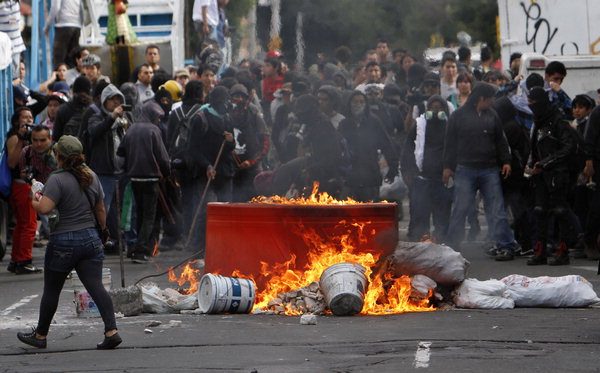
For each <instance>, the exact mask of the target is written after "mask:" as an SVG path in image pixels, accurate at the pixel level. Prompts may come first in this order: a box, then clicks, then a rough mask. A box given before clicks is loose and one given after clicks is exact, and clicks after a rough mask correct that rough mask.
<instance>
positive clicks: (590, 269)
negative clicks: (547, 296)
mask: <svg viewBox="0 0 600 373" xmlns="http://www.w3.org/2000/svg"><path fill="white" fill-rule="evenodd" d="M571 268H575V269H583V270H584V271H592V272H596V271H597V270H598V266H571Z"/></svg>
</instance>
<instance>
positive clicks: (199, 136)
mask: <svg viewBox="0 0 600 373" xmlns="http://www.w3.org/2000/svg"><path fill="white" fill-rule="evenodd" d="M202 110H204V113H205V117H206V120H207V122H208V123H204V121H203V119H202V116H200V115H195V116H194V118H193V119H192V121H191V132H190V135H189V141H188V146H189V147H190V154H191V156H192V159H191V161H192V162H193V163H194V165H195V166H196V167H197V168H198V176H200V177H202V176H203V175H205V174H206V170H207V168H208V166H209V165H214V164H215V161H216V159H217V155H218V154H219V149H220V147H221V144H222V143H223V141H224V140H225V136H224V135H223V132H225V131H227V132H231V133H233V127H232V125H231V120H230V119H229V115H225V116H224V117H223V118H219V117H218V116H215V115H213V114H211V113H210V110H208V106H207V107H205V108H204V109H202ZM234 149H235V141H233V142H229V141H225V144H224V147H223V152H222V154H221V158H220V159H219V164H218V165H217V169H216V171H217V176H216V178H215V181H217V182H218V181H220V180H222V179H223V178H230V177H233V175H234V174H235V164H234V161H233V157H232V154H231V152H232V151H233V150H234Z"/></svg>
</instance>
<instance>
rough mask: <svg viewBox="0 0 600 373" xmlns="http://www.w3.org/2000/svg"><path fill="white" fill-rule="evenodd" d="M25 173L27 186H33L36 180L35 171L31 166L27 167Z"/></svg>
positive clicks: (24, 178)
mask: <svg viewBox="0 0 600 373" xmlns="http://www.w3.org/2000/svg"><path fill="white" fill-rule="evenodd" d="M24 173H25V176H24V177H23V180H25V182H26V183H27V184H29V185H31V184H32V183H33V179H35V174H36V172H35V169H34V168H33V167H31V166H29V167H26V168H25V170H24Z"/></svg>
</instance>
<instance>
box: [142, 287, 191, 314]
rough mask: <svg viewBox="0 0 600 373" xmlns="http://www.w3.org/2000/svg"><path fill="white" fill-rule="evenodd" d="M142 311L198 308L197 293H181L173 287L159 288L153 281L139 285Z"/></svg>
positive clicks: (174, 310) (161, 311) (160, 311)
mask: <svg viewBox="0 0 600 373" xmlns="http://www.w3.org/2000/svg"><path fill="white" fill-rule="evenodd" d="M141 291H142V300H143V311H144V312H148V313H178V311H181V310H194V309H196V308H198V296H197V293H191V294H181V293H180V292H178V291H177V290H175V289H171V288H166V289H165V290H161V289H160V288H159V287H158V285H156V284H154V283H145V284H142V285H141Z"/></svg>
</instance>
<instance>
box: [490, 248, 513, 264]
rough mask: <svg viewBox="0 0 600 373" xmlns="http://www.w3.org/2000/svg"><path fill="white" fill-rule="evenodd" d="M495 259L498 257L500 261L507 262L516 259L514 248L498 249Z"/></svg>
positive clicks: (497, 259)
mask: <svg viewBox="0 0 600 373" xmlns="http://www.w3.org/2000/svg"><path fill="white" fill-rule="evenodd" d="M494 259H496V261H498V262H507V261H509V260H513V259H514V254H513V251H512V249H507V248H504V249H498V251H497V253H496V256H495V257H494Z"/></svg>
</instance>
